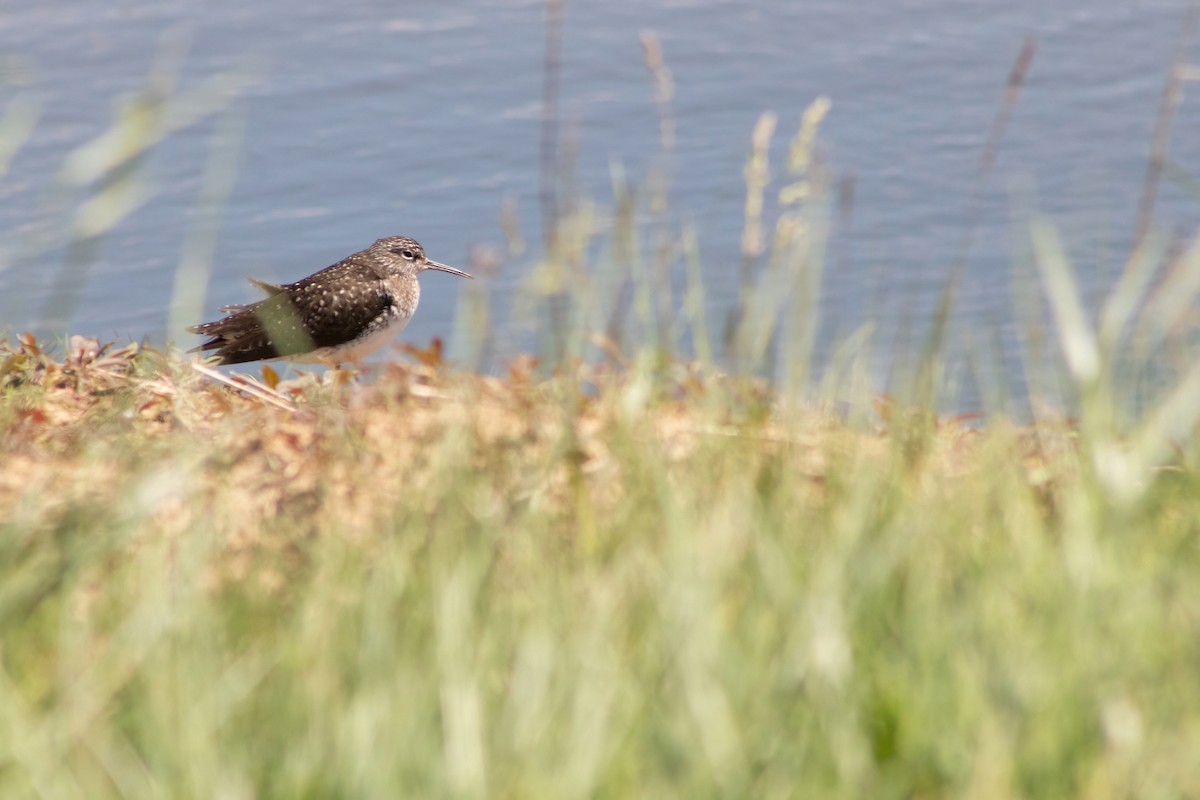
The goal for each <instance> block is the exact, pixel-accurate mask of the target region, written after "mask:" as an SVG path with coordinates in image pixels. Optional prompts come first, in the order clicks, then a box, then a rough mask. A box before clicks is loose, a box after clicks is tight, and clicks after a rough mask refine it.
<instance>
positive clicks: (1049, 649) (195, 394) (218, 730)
mask: <svg viewBox="0 0 1200 800" xmlns="http://www.w3.org/2000/svg"><path fill="white" fill-rule="evenodd" d="M64 349H65V353H64V355H63V356H61V357H59V356H54V355H52V354H50V353H48V352H47V351H46V350H45V349H43V348H42V346H40V345H39V344H38V343H37V342H36V341H35V340H34V339H33V338H32V337H31V336H28V335H26V336H23V337H20V338H19V339H18V340H17V341H14V342H5V343H3V344H0V391H2V395H0V551H2V552H0V629H2V630H3V631H4V636H3V639H2V640H0V707H3V708H5V709H6V711H5V714H4V715H2V717H3V720H4V721H3V723H0V793H3V794H4V795H5V796H14V797H16V796H31V795H42V796H45V795H53V796H86V797H117V796H125V797H129V796H135V797H136V796H149V795H152V794H156V793H157V794H162V793H164V792H165V793H167V794H176V793H178V792H186V793H188V794H192V795H195V796H206V795H207V796H212V795H218V794H233V795H240V796H287V797H291V796H442V795H455V796H468V795H483V794H495V795H501V796H511V797H528V796H556V797H557V796H568V795H574V796H594V795H596V794H610V795H614V796H650V795H661V794H663V793H666V794H672V795H678V794H684V795H705V796H707V795H711V794H714V793H717V794H728V795H735V796H794V794H795V792H796V791H797V787H801V786H803V787H805V791H806V793H810V792H811V793H812V794H813V795H814V796H823V797H862V796H875V797H907V796H913V795H918V794H920V795H954V796H973V797H1007V796H1014V795H1023V796H1028V797H1061V796H1093V797H1114V796H1146V795H1147V793H1148V792H1150V790H1151V789H1153V788H1154V787H1163V786H1171V787H1174V788H1176V789H1178V791H1179V792H1180V795H1179V796H1186V795H1188V794H1190V793H1191V792H1192V790H1195V789H1197V788H1200V771H1198V770H1197V767H1196V764H1197V763H1200V761H1198V760H1197V759H1195V758H1193V757H1192V756H1193V755H1195V753H1196V750H1197V746H1196V740H1195V722H1194V721H1195V719H1196V712H1197V710H1200V684H1198V683H1197V682H1196V681H1195V664H1196V663H1198V662H1197V657H1200V652H1198V651H1197V648H1198V647H1200V635H1198V634H1200V583H1198V582H1197V581H1195V579H1194V578H1195V575H1196V574H1197V569H1198V568H1200V546H1198V545H1200V527H1198V526H1197V520H1200V480H1198V479H1197V473H1196V471H1195V442H1194V438H1193V439H1189V440H1188V441H1187V442H1186V444H1178V443H1177V445H1176V446H1175V447H1174V448H1173V449H1172V456H1171V457H1170V458H1169V459H1168V460H1167V461H1166V462H1163V463H1159V464H1155V465H1154V466H1152V467H1151V468H1149V469H1147V470H1146V471H1145V472H1144V473H1142V474H1140V475H1134V474H1133V473H1130V474H1129V475H1128V476H1127V477H1128V478H1129V479H1130V483H1128V485H1125V487H1124V490H1123V491H1115V490H1113V488H1112V487H1111V486H1110V485H1108V484H1107V483H1106V481H1107V480H1108V478H1106V471H1105V469H1103V468H1098V465H1099V464H1100V463H1101V462H1102V461H1103V460H1104V459H1110V458H1116V457H1117V455H1115V454H1114V453H1109V452H1107V451H1106V450H1105V448H1108V447H1110V446H1111V445H1112V444H1113V441H1111V440H1108V439H1105V438H1103V437H1101V436H1099V435H1098V434H1095V433H1093V432H1090V430H1089V426H1088V424H1087V423H1086V421H1083V422H1080V421H1067V420H1062V421H1058V422H1040V423H1036V424H1032V425H1026V426H1022V425H1016V424H1012V423H1009V422H1006V421H1005V420H1004V419H1003V418H1000V417H996V418H994V419H991V420H989V421H987V423H986V424H982V425H980V424H974V423H972V424H968V423H967V422H965V421H964V420H961V419H955V418H943V419H939V418H937V417H935V416H933V415H931V414H929V413H926V412H923V411H921V410H919V409H913V410H904V409H902V408H901V407H900V406H898V405H897V404H894V403H888V402H880V403H879V404H878V405H877V412H876V416H875V419H874V421H873V422H868V423H865V424H864V423H851V422H848V421H847V420H846V419H845V418H844V417H839V416H838V415H834V414H830V413H827V412H824V411H822V410H820V409H819V408H816V407H809V408H798V407H789V406H787V405H786V404H784V403H782V402H781V400H780V395H779V394H778V393H777V392H776V391H775V390H773V389H771V388H770V387H769V386H768V385H767V384H766V383H765V382H763V381H761V380H756V379H749V378H738V377H735V376H730V375H726V374H722V373H720V372H718V371H716V370H714V369H711V368H706V367H703V366H701V365H699V364H696V363H692V362H685V361H674V360H663V361H657V362H655V361H649V360H643V361H636V360H635V361H632V362H630V363H628V364H626V365H625V366H615V367H614V366H604V365H594V366H582V365H576V366H574V367H572V368H566V367H561V368H560V369H558V370H556V371H552V372H550V373H549V374H547V373H544V372H542V371H540V370H538V369H537V367H536V363H535V361H534V359H532V358H521V359H516V360H514V361H513V362H511V363H510V364H509V367H508V372H507V374H506V375H503V376H483V375H480V374H476V373H473V372H471V371H464V370H462V369H459V368H456V367H454V366H453V365H451V364H447V363H445V362H444V361H443V360H442V358H441V349H440V347H439V346H436V343H435V346H431V347H430V348H428V349H415V348H408V349H409V354H408V357H407V358H406V359H404V360H397V361H395V362H393V363H387V364H381V365H377V366H376V367H373V368H372V369H371V372H372V374H371V376H370V379H369V380H364V381H361V382H356V381H353V380H344V379H339V377H338V376H337V375H336V374H334V373H329V374H326V375H324V376H317V375H314V374H302V375H301V376H299V377H298V378H295V379H293V380H290V381H278V376H277V375H275V374H274V373H273V371H272V370H270V369H266V370H264V371H263V373H262V375H263V378H262V380H258V379H255V378H250V377H245V378H233V379H230V378H225V381H226V382H221V381H215V380H212V379H211V378H210V377H208V376H207V375H206V374H201V373H200V372H198V371H197V370H196V369H195V368H194V367H193V366H192V364H193V363H194V362H189V361H187V360H185V359H184V358H182V357H181V356H180V355H178V354H177V353H176V352H167V353H164V352H161V351H157V350H154V349H152V348H148V347H144V346H139V345H136V344H133V345H129V346H126V347H123V348H111V347H110V348H105V347H102V346H100V345H99V344H98V343H97V342H95V341H94V340H89V339H85V338H82V337H75V338H73V339H72V340H71V341H70V342H69V343H68V344H67V346H66V347H65V348H64ZM341 377H343V378H344V377H345V376H341ZM238 380H244V381H246V382H247V385H248V388H244V389H239V388H235V387H234V386H231V385H230V384H229V381H238ZM1130 463H1133V462H1132V461H1131V462H1130ZM1135 478H1136V479H1137V480H1134V479H1135ZM1168 794H1170V793H1168Z"/></svg>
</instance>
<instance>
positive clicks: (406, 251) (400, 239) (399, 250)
mask: <svg viewBox="0 0 1200 800" xmlns="http://www.w3.org/2000/svg"><path fill="white" fill-rule="evenodd" d="M371 249H372V250H373V251H375V253H376V255H378V256H380V257H382V258H383V259H384V261H385V262H386V263H387V264H389V265H390V266H391V267H392V269H395V270H396V271H398V272H411V274H413V275H415V274H417V273H419V272H423V271H425V270H427V269H436V270H437V271H438V272H449V273H450V274H451V275H458V276H459V277H462V278H473V277H474V276H473V275H468V274H467V273H465V272H463V271H462V270H461V269H455V268H454V267H450V266H447V265H445V264H441V263H439V262H437V261H433V260H432V259H430V258H428V257H426V255H425V249H424V248H423V247H421V245H420V244H419V243H418V242H417V240H416V239H410V238H408V237H407V236H388V237H387V238H384V239H380V240H379V241H377V242H375V244H373V245H371Z"/></svg>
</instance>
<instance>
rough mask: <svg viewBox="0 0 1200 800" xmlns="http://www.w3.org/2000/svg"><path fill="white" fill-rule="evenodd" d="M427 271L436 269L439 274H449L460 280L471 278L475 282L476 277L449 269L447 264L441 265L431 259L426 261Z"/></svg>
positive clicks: (459, 270) (458, 270)
mask: <svg viewBox="0 0 1200 800" xmlns="http://www.w3.org/2000/svg"><path fill="white" fill-rule="evenodd" d="M425 269H436V270H437V271H438V272H449V273H450V274H451V275H457V276H459V277H460V278H470V279H471V280H475V276H474V275H470V274H468V273H466V272H463V271H462V270H461V269H455V268H454V267H448V266H446V265H445V264H440V263H438V262H437V261H432V260H430V259H425Z"/></svg>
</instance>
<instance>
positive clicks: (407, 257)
mask: <svg viewBox="0 0 1200 800" xmlns="http://www.w3.org/2000/svg"><path fill="white" fill-rule="evenodd" d="M427 269H436V270H439V271H441V272H449V273H451V274H452V275H460V276H462V277H464V278H470V277H471V276H470V275H468V274H467V273H465V272H463V271H462V270H459V269H455V268H454V267H448V266H446V265H445V264H439V263H438V262H436V261H431V260H430V259H428V258H426V257H425V250H424V249H423V248H422V247H421V245H420V244H418V243H417V242H416V241H415V240H413V239H409V238H408V237H407V236H388V237H387V238H384V239H380V240H379V241H377V242H375V244H373V245H371V246H370V247H368V248H367V249H366V250H360V251H359V252H357V253H355V254H353V255H351V256H347V257H346V258H344V259H342V260H341V261H339V262H337V263H336V264H333V265H332V266H329V267H326V268H325V269H323V270H321V271H320V272H316V273H313V274H312V275H309V276H308V277H307V278H301V279H300V280H298V281H296V282H295V283H285V284H282V285H276V284H273V283H266V282H264V281H259V280H255V279H253V278H251V279H250V282H251V283H252V284H254V285H255V286H257V287H258V288H259V289H262V290H263V291H264V292H266V293H267V297H266V299H263V300H259V301H258V302H256V303H246V304H244V305H234V306H225V307H223V308H222V309H221V311H223V312H225V314H226V316H224V317H223V318H221V319H219V320H217V321H215V322H205V323H204V324H202V325H196V326H193V327H191V328H188V331H189V332H191V333H198V334H200V335H201V336H207V337H209V338H208V340H207V341H205V342H204V343H203V344H201V345H200V346H199V347H195V348H193V349H192V352H209V351H211V352H212V354H213V355H216V356H218V357H220V359H221V361H220V363H222V364H241V363H243V362H246V361H259V360H273V359H284V360H287V361H295V362H297V363H306V364H317V363H320V364H326V365H330V366H334V365H337V364H340V363H343V362H346V361H350V362H358V361H360V360H361V359H363V358H365V357H367V356H368V355H370V354H371V353H373V352H375V351H376V350H378V349H379V348H381V347H383V346H384V345H385V344H387V343H388V342H390V341H391V340H392V339H393V338H394V337H395V336H396V334H398V333H399V332H400V331H401V330H403V329H404V326H405V325H407V324H408V321H409V320H410V319H412V315H413V312H415V311H416V310H417V301H418V300H419V299H420V297H421V286H420V284H419V283H417V275H419V274H420V273H421V272H423V271H425V270H427Z"/></svg>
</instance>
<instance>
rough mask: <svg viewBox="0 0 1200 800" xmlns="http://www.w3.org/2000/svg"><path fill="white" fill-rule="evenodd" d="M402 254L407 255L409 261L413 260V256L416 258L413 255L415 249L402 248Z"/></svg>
mask: <svg viewBox="0 0 1200 800" xmlns="http://www.w3.org/2000/svg"><path fill="white" fill-rule="evenodd" d="M400 255H402V256H404V257H405V258H407V259H408V260H409V261H412V260H413V258H414V256H413V251H412V250H401V251H400Z"/></svg>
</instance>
